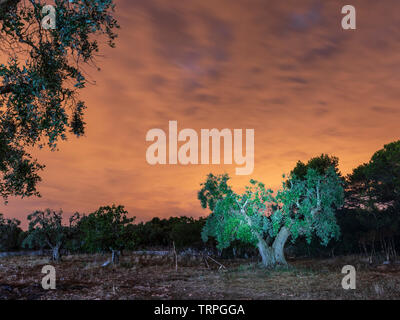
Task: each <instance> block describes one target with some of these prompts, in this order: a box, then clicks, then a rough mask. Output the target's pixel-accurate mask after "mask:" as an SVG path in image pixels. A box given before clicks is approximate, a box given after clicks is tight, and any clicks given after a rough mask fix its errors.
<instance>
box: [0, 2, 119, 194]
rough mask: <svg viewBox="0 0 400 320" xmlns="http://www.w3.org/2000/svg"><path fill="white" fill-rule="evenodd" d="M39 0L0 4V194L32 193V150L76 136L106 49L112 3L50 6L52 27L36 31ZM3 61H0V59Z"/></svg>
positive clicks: (111, 36)
mask: <svg viewBox="0 0 400 320" xmlns="http://www.w3.org/2000/svg"><path fill="white" fill-rule="evenodd" d="M44 5H45V4H44V3H43V1H39V0H30V1H28V0H1V1H0V51H1V56H0V57H1V58H2V60H3V61H0V172H1V179H0V196H2V197H3V198H4V199H7V198H8V197H9V196H12V195H16V196H22V197H25V196H31V195H39V192H38V191H37V183H38V182H39V181H40V176H39V171H40V170H42V169H43V165H41V164H39V163H38V162H37V160H36V159H33V158H32V156H31V155H30V154H29V152H28V149H29V148H31V147H34V146H38V147H40V148H41V147H43V146H46V145H47V146H49V147H50V148H51V149H52V150H55V149H56V148H57V142H58V141H60V140H65V139H66V138H67V132H69V131H70V132H72V133H73V134H74V135H76V136H81V135H83V134H84V126H85V122H84V120H83V115H84V110H85V108H86V106H85V103H84V102H83V101H82V100H80V99H79V92H80V91H81V89H83V88H84V87H85V86H86V84H87V83H88V81H87V79H86V78H87V77H86V76H85V71H84V69H83V67H84V66H85V65H95V57H96V56H97V55H98V52H99V47H100V46H99V43H100V40H101V39H106V41H107V42H108V44H109V45H110V46H112V47H113V46H114V40H115V38H116V34H115V32H114V31H115V29H116V28H118V27H119V26H118V24H117V21H116V20H115V18H114V16H113V11H114V3H113V1H112V0H74V1H70V0H55V1H54V8H55V17H56V27H55V28H54V29H48V30H47V29H43V28H42V20H43V17H44V16H43V14H42V9H43V7H44ZM4 58H6V59H4Z"/></svg>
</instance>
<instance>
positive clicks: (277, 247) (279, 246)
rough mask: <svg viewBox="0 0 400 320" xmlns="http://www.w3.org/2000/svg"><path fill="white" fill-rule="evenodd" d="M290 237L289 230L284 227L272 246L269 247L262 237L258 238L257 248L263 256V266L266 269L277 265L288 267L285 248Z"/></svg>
mask: <svg viewBox="0 0 400 320" xmlns="http://www.w3.org/2000/svg"><path fill="white" fill-rule="evenodd" d="M289 236H290V231H289V229H288V228H286V227H283V228H282V229H281V230H280V231H279V233H278V235H277V236H276V238H275V240H274V242H273V244H272V246H268V244H267V242H266V241H265V240H264V239H263V238H262V237H260V236H259V237H258V244H257V247H258V251H259V252H260V255H261V259H262V264H263V265H264V266H265V267H268V268H270V267H274V266H275V265H277V264H282V265H287V262H286V259H285V253H284V248H285V243H286V241H287V239H288V238H289Z"/></svg>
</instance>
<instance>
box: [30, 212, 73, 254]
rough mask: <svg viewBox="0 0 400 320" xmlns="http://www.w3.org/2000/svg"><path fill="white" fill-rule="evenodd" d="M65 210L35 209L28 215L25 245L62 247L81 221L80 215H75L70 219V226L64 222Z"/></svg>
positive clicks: (32, 246)
mask: <svg viewBox="0 0 400 320" xmlns="http://www.w3.org/2000/svg"><path fill="white" fill-rule="evenodd" d="M62 216H63V212H62V210H60V211H58V212H57V211H53V210H51V209H46V210H44V211H40V210H38V211H35V212H33V213H32V214H30V215H28V221H29V229H28V234H27V236H26V238H25V239H24V241H23V244H22V245H23V246H24V247H29V248H36V247H39V248H45V247H49V248H51V249H54V248H57V250H59V249H61V248H62V247H63V246H64V245H65V243H66V241H67V240H68V239H69V238H70V237H71V235H72V234H73V232H74V229H75V227H76V224H77V222H78V221H79V215H76V214H75V215H73V216H71V217H70V219H69V222H70V224H69V226H66V225H64V224H63V222H62V219H63V217H62Z"/></svg>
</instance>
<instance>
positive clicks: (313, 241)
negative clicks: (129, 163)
mask: <svg viewBox="0 0 400 320" xmlns="http://www.w3.org/2000/svg"><path fill="white" fill-rule="evenodd" d="M338 165H339V159H338V158H337V157H334V156H329V155H326V154H322V155H321V156H318V157H314V158H312V159H310V160H309V161H308V162H306V163H303V162H301V161H298V162H297V164H296V166H295V167H294V168H293V170H292V171H291V172H290V174H289V175H288V176H284V177H283V183H282V187H281V188H280V189H279V190H278V191H277V192H276V193H274V192H272V190H270V189H268V188H267V187H266V186H265V185H264V184H263V183H261V182H258V181H254V180H251V181H250V184H249V186H248V187H246V190H245V192H244V193H243V194H237V193H235V192H234V191H233V189H232V188H231V187H230V186H229V176H228V175H226V174H223V175H218V176H215V175H213V174H209V175H208V176H207V179H206V181H205V182H204V183H202V184H201V189H200V191H199V193H198V198H199V200H200V203H201V205H202V206H203V208H208V209H209V210H210V212H211V213H210V214H209V215H208V217H207V218H199V219H195V218H192V217H171V218H169V219H160V218H157V217H155V218H153V219H152V220H150V221H147V222H140V223H135V217H129V215H128V212H127V211H126V210H125V208H124V207H123V206H121V205H118V206H117V205H111V206H103V207H100V208H99V209H97V210H96V211H94V212H92V213H90V214H88V215H85V214H80V213H75V214H73V215H72V216H71V217H70V218H69V219H68V221H67V223H64V222H63V212H62V210H60V211H54V210H51V209H46V210H44V211H40V210H39V211H35V212H33V213H31V214H29V215H28V217H27V219H28V221H29V228H28V230H27V231H23V230H22V229H21V228H20V224H21V222H20V221H18V220H17V219H6V218H5V217H4V216H3V215H2V214H0V251H12V250H20V249H24V248H30V249H51V252H52V259H54V260H60V257H61V253H62V252H64V251H68V252H71V253H83V252H88V253H95V252H109V253H110V254H111V255H112V261H113V262H117V261H118V259H119V255H120V253H121V251H122V250H137V249H145V248H167V247H171V246H172V244H174V245H175V246H176V247H177V248H178V249H183V248H196V249H204V248H216V249H218V250H219V252H220V253H222V254H225V255H229V254H233V255H237V254H239V253H240V252H241V253H242V254H244V256H246V255H247V256H248V255H251V254H254V253H257V252H258V253H259V254H260V255H261V258H262V261H263V263H264V265H266V266H272V265H275V264H278V263H279V264H285V263H286V259H285V252H288V253H289V254H291V255H294V256H301V255H309V256H327V255H333V254H337V255H338V254H349V253H355V252H362V253H365V254H366V255H371V259H372V255H373V252H374V251H375V252H378V251H380V252H381V253H382V254H383V255H384V258H385V259H386V260H390V259H395V258H396V255H397V252H396V245H398V242H399V236H400V232H399V220H400V214H399V212H400V210H399V209H400V141H397V142H393V143H390V144H387V145H385V146H384V148H383V149H381V150H379V151H377V152H376V153H375V154H374V155H373V156H372V157H371V159H370V161H369V162H367V163H364V164H362V165H360V166H358V167H357V168H355V169H354V170H353V172H352V173H351V174H349V175H347V176H343V175H342V174H341V173H340V171H339V168H338Z"/></svg>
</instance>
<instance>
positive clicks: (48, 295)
mask: <svg viewBox="0 0 400 320" xmlns="http://www.w3.org/2000/svg"><path fill="white" fill-rule="evenodd" d="M107 258H108V257H107V256H102V255H74V256H67V257H63V261H62V262H60V263H57V264H53V265H54V266H55V269H56V279H57V280H56V289H55V290H44V289H43V288H42V285H41V281H42V277H44V276H45V274H42V273H41V271H42V267H43V266H44V265H47V264H52V263H51V262H50V261H49V259H47V258H46V257H26V256H25V257H9V258H2V259H0V299H3V300H4V299H29V300H53V299H62V300H69V299H73V300H78V299H79V300H80V299H93V300H95V299H102V300H103V299H106V300H109V299H130V300H136V299H245V300H247V299H275V300H276V299H399V298H400V264H392V265H374V266H371V265H369V264H367V263H366V262H363V261H362V259H361V258H360V257H357V256H348V257H338V258H333V259H300V260H293V261H291V260H289V263H290V266H289V267H287V268H283V267H280V268H277V269H275V270H266V269H264V268H262V267H260V265H259V264H258V262H257V261H249V260H220V261H219V262H221V263H222V264H223V265H224V266H225V267H226V269H224V268H221V267H220V266H219V265H218V264H217V263H215V262H213V261H211V260H208V264H207V263H205V262H204V258H203V257H197V258H195V257H191V258H186V259H185V258H180V260H179V261H178V271H176V270H175V262H174V260H173V257H157V256H156V257H152V256H146V255H144V256H143V255H142V256H138V255H135V254H130V255H126V256H123V257H122V258H121V263H120V265H119V266H117V267H112V266H108V267H102V264H103V263H104V262H105V261H106V260H107ZM349 264H350V265H353V266H354V267H355V268H356V270H357V277H356V279H357V282H356V285H357V287H356V289H355V290H344V289H343V288H342V286H341V282H342V279H343V277H344V276H345V275H344V274H342V273H341V270H342V268H343V266H345V265H349Z"/></svg>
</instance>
